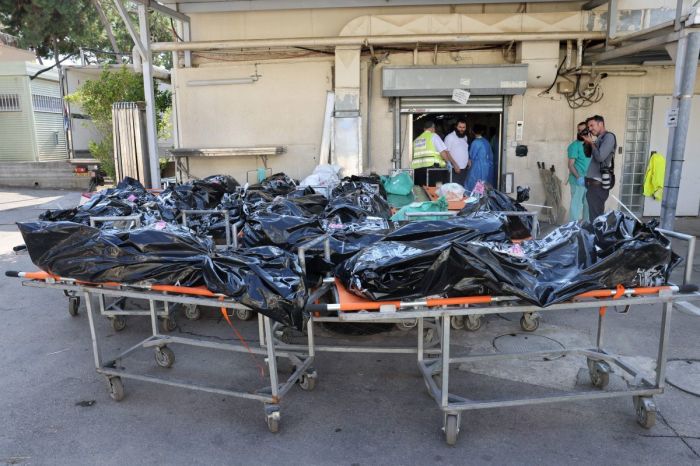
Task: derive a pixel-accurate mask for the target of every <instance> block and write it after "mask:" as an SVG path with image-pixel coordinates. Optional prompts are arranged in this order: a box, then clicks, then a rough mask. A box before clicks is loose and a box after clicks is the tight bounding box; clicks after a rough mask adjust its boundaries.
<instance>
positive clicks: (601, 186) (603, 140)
mask: <svg viewBox="0 0 700 466" xmlns="http://www.w3.org/2000/svg"><path fill="white" fill-rule="evenodd" d="M586 126H588V131H587V132H586V133H585V134H583V142H584V144H586V145H587V146H588V147H590V150H591V163H590V164H589V165H588V171H587V172H586V200H587V201H588V216H589V219H590V221H591V222H592V221H593V220H595V219H596V217H598V216H599V215H602V214H603V213H605V201H607V200H608V196H610V190H611V189H612V187H613V185H614V183H615V181H614V175H613V170H614V169H615V165H614V158H615V150H616V149H617V138H616V137H615V134H614V133H611V132H609V131H607V130H606V129H605V119H604V118H603V117H602V116H600V115H594V116H592V117H590V118H588V119H586ZM593 136H595V137H596V140H595V142H594V141H593Z"/></svg>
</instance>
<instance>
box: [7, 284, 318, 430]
mask: <svg viewBox="0 0 700 466" xmlns="http://www.w3.org/2000/svg"><path fill="white" fill-rule="evenodd" d="M5 274H6V275H7V276H9V277H19V278H23V279H24V281H23V282H22V285H24V286H31V287H41V288H51V289H59V290H63V291H64V292H69V293H72V294H74V295H75V296H82V297H83V299H84V301H85V307H86V308H87V315H88V321H89V324H90V335H91V338H92V349H93V355H94V361H95V369H96V370H97V372H98V373H100V374H102V375H104V376H105V377H106V379H107V381H108V384H109V393H110V397H111V398H112V399H113V400H115V401H121V400H122V399H123V398H124V384H123V382H122V379H134V380H139V381H142V382H150V383H157V384H163V385H170V386H174V387H181V388H187V389H190V390H198V391H203V392H208V393H216V394H219V395H226V396H232V397H237V398H245V399H250V400H257V401H261V402H263V403H264V409H265V419H266V422H267V426H268V428H269V430H270V431H271V432H277V431H278V429H279V423H280V407H279V404H280V401H281V399H282V397H283V396H284V395H285V394H286V393H287V392H289V390H290V389H291V388H292V387H293V386H294V385H295V384H297V383H298V384H299V386H300V387H301V388H302V389H304V390H312V389H313V388H314V387H315V385H316V380H317V374H316V371H315V370H314V369H313V367H312V364H313V360H314V345H313V329H311V328H310V329H309V330H308V332H307V345H306V346H305V347H304V348H303V350H299V351H294V352H292V351H279V350H278V349H277V348H276V345H275V342H274V340H273V339H272V338H269V336H270V335H271V333H272V324H271V321H270V318H268V317H265V316H261V327H260V337H261V340H264V341H265V342H266V344H265V347H264V348H257V347H250V346H248V345H247V344H246V343H245V342H244V340H242V339H241V344H230V343H220V342H215V341H210V340H207V339H204V338H195V337H182V336H173V335H164V334H162V333H161V332H160V331H159V326H158V311H157V303H163V304H165V305H166V306H167V305H172V304H182V305H195V306H211V307H217V308H220V309H221V310H222V314H224V317H225V319H226V320H227V321H229V317H228V314H227V313H226V310H227V309H233V310H248V311H250V310H251V309H249V308H248V307H246V306H243V305H241V304H239V303H237V302H236V301H235V300H233V299H231V298H229V297H227V296H224V295H220V294H215V293H212V292H210V291H209V290H207V289H206V288H203V287H202V288H200V287H181V286H168V285H123V284H119V283H102V284H90V283H84V282H79V281H76V280H73V279H69V278H63V277H57V276H53V275H50V274H48V273H46V272H10V271H8V272H6V273H5ZM93 297H95V298H97V299H104V298H117V299H120V298H129V299H138V300H143V301H146V302H148V304H149V315H150V318H151V329H152V335H151V336H149V337H148V338H146V339H144V340H142V341H140V342H138V343H136V344H135V345H133V346H131V347H130V348H128V349H127V350H125V351H122V352H121V353H119V354H117V355H116V356H110V357H105V356H104V355H103V353H102V349H101V345H100V337H99V332H98V331H97V328H96V325H95V312H94V309H93V304H92V303H93V300H92V298H93ZM229 324H230V321H229ZM232 327H233V326H232ZM234 330H235V328H234ZM171 345H183V346H194V347H199V348H206V349H213V350H221V351H228V352H234V353H253V354H261V355H264V356H265V362H266V365H267V370H266V372H267V377H268V378H269V381H270V385H269V386H266V387H262V388H260V389H259V390H257V391H255V392H253V393H250V392H244V391H237V390H233V389H229V388H219V387H213V386H208V385H200V384H195V383H186V382H181V381H177V380H173V379H171V378H169V377H166V376H165V372H164V373H163V376H162V377H161V376H153V375H144V374H139V373H137V372H132V371H129V370H127V369H126V368H125V367H124V360H125V359H126V358H127V357H128V356H129V355H131V354H133V353H134V352H136V351H139V350H142V349H149V348H152V349H153V350H154V355H155V362H156V364H157V365H158V366H159V367H161V368H163V369H167V368H170V367H172V365H173V364H174V363H175V353H174V352H173V350H172V349H171V348H170V346H171ZM277 358H285V359H287V360H289V361H290V363H291V364H292V366H293V368H294V370H293V372H292V374H291V375H290V376H289V377H288V378H286V379H283V380H281V381H280V376H279V374H278V370H277Z"/></svg>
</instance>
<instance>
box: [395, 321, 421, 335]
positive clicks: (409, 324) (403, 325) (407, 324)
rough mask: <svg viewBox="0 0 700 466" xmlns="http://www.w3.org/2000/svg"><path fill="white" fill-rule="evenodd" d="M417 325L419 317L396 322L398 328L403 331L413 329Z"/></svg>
mask: <svg viewBox="0 0 700 466" xmlns="http://www.w3.org/2000/svg"><path fill="white" fill-rule="evenodd" d="M416 325H418V319H402V320H401V321H400V322H396V328H397V329H398V330H401V331H402V332H408V331H410V330H413V329H414V328H416Z"/></svg>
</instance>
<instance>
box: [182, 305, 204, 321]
mask: <svg viewBox="0 0 700 466" xmlns="http://www.w3.org/2000/svg"><path fill="white" fill-rule="evenodd" d="M185 317H187V318H188V319H189V320H199V319H200V318H201V317H202V311H200V310H199V307H197V305H196V304H185Z"/></svg>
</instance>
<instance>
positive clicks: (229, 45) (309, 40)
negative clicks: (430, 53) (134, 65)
mask: <svg viewBox="0 0 700 466" xmlns="http://www.w3.org/2000/svg"><path fill="white" fill-rule="evenodd" d="M604 38H605V33H603V32H575V31H572V32H520V33H515V34H501V33H477V34H416V35H409V34H405V35H394V36H338V37H299V38H280V39H244V40H222V41H194V42H154V43H153V44H151V50H152V51H154V52H175V51H187V50H189V51H196V50H226V49H240V48H271V47H333V46H338V45H358V46H362V45H365V46H369V45H390V44H413V45H415V44H416V43H417V42H418V43H446V44H450V43H452V44H469V43H484V42H509V41H515V42H528V41H547V40H549V41H554V40H559V41H562V40H568V39H572V40H574V39H575V40H591V39H604Z"/></svg>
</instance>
